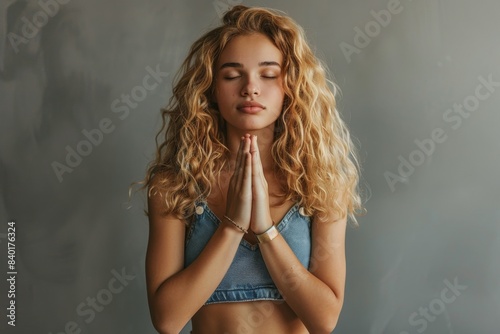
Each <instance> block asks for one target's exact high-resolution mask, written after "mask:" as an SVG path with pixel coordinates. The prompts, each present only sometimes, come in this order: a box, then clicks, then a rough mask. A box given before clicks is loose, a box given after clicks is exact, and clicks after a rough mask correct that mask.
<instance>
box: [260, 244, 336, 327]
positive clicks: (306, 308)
mask: <svg viewBox="0 0 500 334" xmlns="http://www.w3.org/2000/svg"><path fill="white" fill-rule="evenodd" d="M260 250H261V253H262V256H263V258H264V261H265V263H266V266H267V269H268V271H269V273H270V275H271V277H272V279H273V281H274V283H275V284H276V286H277V288H278V289H279V291H280V293H281V295H282V296H283V298H284V299H285V301H286V302H287V304H288V305H289V306H290V307H291V308H292V310H294V312H295V313H296V314H297V316H298V317H299V318H300V319H301V320H302V322H303V323H304V325H305V326H306V327H307V329H308V330H309V331H310V332H311V333H330V331H331V330H332V329H333V327H335V324H336V322H337V319H338V316H339V314H340V310H341V307H342V302H341V301H340V300H339V299H338V298H337V296H336V295H335V293H334V292H333V291H332V290H331V289H330V287H329V286H328V285H327V284H325V283H324V282H322V281H321V280H320V279H319V278H317V277H316V276H314V275H313V274H311V273H310V272H309V271H308V270H307V269H306V268H304V266H303V265H302V263H300V261H299V260H298V259H297V257H296V256H295V254H294V253H293V251H292V250H291V248H290V247H289V245H288V244H287V242H286V240H285V239H284V238H283V237H282V236H281V235H278V236H277V237H276V238H275V239H273V240H272V241H270V242H267V243H263V244H261V245H260Z"/></svg>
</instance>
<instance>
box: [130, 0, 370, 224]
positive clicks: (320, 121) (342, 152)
mask: <svg viewBox="0 0 500 334" xmlns="http://www.w3.org/2000/svg"><path fill="white" fill-rule="evenodd" d="M254 33H260V34H264V35H266V36H267V37H268V38H269V39H270V40H271V41H272V42H273V43H274V45H275V46H276V47H277V48H278V49H279V50H280V51H281V52H282V54H283V60H284V61H283V65H282V66H283V73H284V78H283V80H284V83H283V86H284V91H285V99H284V105H283V111H282V113H281V115H280V117H279V118H278V120H277V121H276V126H275V134H274V142H273V145H272V148H271V154H272V157H273V160H274V172H275V174H276V175H277V176H278V177H279V179H282V180H286V187H285V189H284V200H283V201H286V200H293V201H294V202H296V201H299V203H300V204H301V205H302V206H303V207H304V210H305V214H307V215H318V216H319V218H320V219H323V218H325V217H326V215H327V214H332V213H333V214H334V215H335V216H336V217H340V218H342V217H345V216H346V215H347V216H349V218H351V219H350V220H351V221H352V222H353V223H354V226H358V223H357V220H356V217H355V215H357V214H358V210H360V209H363V208H362V203H361V197H360V194H359V192H358V182H359V164H358V159H357V154H356V151H355V147H354V145H353V143H352V141H351V138H350V134H349V131H348V129H347V127H346V125H345V123H344V122H343V120H342V119H341V118H340V115H339V113H338V111H337V109H336V101H335V94H336V92H337V89H336V86H335V85H334V84H332V87H333V88H332V89H330V87H329V83H332V82H331V81H329V80H327V78H326V70H325V69H326V66H324V65H322V63H321V62H320V61H319V60H318V59H317V58H316V57H315V56H314V54H313V52H312V51H311V49H310V47H309V46H308V44H307V42H306V39H305V36H304V32H303V30H302V28H301V27H300V26H299V25H297V24H296V23H295V22H294V21H293V20H292V19H291V18H289V17H288V16H286V15H282V14H281V13H279V12H277V11H274V10H270V9H265V8H249V7H246V6H242V5H239V6H235V7H233V8H232V9H231V10H229V11H228V12H227V13H226V14H225V15H224V17H223V24H222V25H221V26H219V27H217V28H215V29H213V30H211V31H209V32H207V33H205V34H204V35H203V36H202V37H201V38H199V39H198V40H197V41H196V42H194V44H193V45H192V47H191V49H190V51H189V54H188V56H187V58H186V59H185V61H184V62H183V64H182V67H181V69H180V71H179V72H178V73H177V75H176V77H175V85H174V88H173V95H172V97H171V99H170V102H169V104H168V106H167V107H165V108H163V109H162V110H161V114H162V120H163V122H162V126H161V130H160V131H159V132H158V134H157V136H156V138H155V141H156V157H155V158H154V160H153V161H151V162H150V164H149V166H148V168H147V173H146V176H145V178H144V179H143V180H142V181H141V182H138V183H142V184H143V186H142V187H141V189H144V188H146V187H147V188H148V189H149V191H148V196H151V194H152V192H153V191H159V193H160V194H161V195H162V196H163V199H164V202H165V214H173V215H175V216H176V217H178V218H179V219H183V220H184V219H186V221H187V220H188V218H189V217H191V216H192V215H193V213H194V209H195V207H194V203H195V201H196V200H199V199H202V198H206V197H207V196H208V194H210V192H211V190H212V189H211V188H212V186H211V185H212V184H215V181H216V179H215V178H216V175H220V172H221V170H222V169H223V168H224V167H225V165H226V163H227V161H228V158H229V149H228V147H227V145H226V138H225V121H224V119H223V118H222V117H221V115H220V113H219V111H218V110H217V105H216V104H214V103H213V100H214V99H213V96H214V88H215V64H216V62H217V60H218V58H219V56H220V54H221V52H222V51H223V50H224V47H225V46H226V45H227V44H228V42H229V41H230V40H231V39H232V38H234V37H236V36H238V35H248V34H254ZM167 121H168V122H167ZM167 124H168V125H167ZM160 139H161V140H160ZM155 189H156V190H155ZM332 211H333V212H332ZM146 214H147V215H148V212H147V211H146Z"/></svg>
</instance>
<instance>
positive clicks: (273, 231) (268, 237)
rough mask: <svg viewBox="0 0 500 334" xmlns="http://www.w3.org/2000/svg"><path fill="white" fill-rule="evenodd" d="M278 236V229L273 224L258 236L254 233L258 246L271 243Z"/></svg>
mask: <svg viewBox="0 0 500 334" xmlns="http://www.w3.org/2000/svg"><path fill="white" fill-rule="evenodd" d="M279 234H280V232H279V231H278V228H277V227H276V225H275V224H274V222H273V224H272V225H271V226H270V227H269V228H268V229H267V230H265V231H264V232H262V233H258V234H257V233H256V234H255V236H256V237H257V241H258V242H259V244H264V243H267V242H270V241H272V240H273V239H274V238H276V237H277V236H278V235H279Z"/></svg>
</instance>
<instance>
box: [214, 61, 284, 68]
mask: <svg viewBox="0 0 500 334" xmlns="http://www.w3.org/2000/svg"><path fill="white" fill-rule="evenodd" d="M259 66H278V67H279V68H281V65H280V64H279V63H278V62H276V61H261V62H260V63H259ZM226 67H237V68H242V67H243V64H241V63H224V64H222V65H221V67H220V68H219V69H223V68H226Z"/></svg>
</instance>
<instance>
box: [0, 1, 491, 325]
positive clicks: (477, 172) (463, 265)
mask: <svg viewBox="0 0 500 334" xmlns="http://www.w3.org/2000/svg"><path fill="white" fill-rule="evenodd" d="M64 2H65V3H64V4H63V1H62V0H60V1H59V5H58V8H56V7H55V6H51V7H47V6H45V7H44V6H43V5H42V4H43V3H44V2H43V1H42V2H38V1H21V0H17V1H16V0H1V3H0V66H1V67H0V73H1V76H0V89H1V93H0V96H1V101H0V106H1V113H0V115H1V121H0V132H1V134H2V140H1V141H0V150H1V154H0V159H1V169H0V172H1V178H0V182H1V193H0V196H1V200H0V212H1V225H0V250H1V251H0V254H1V258H2V260H1V263H2V268H4V269H2V270H4V271H5V273H6V272H7V271H8V270H7V264H6V262H7V222H8V221H9V220H15V222H16V243H15V244H16V266H17V268H16V269H17V272H18V275H17V281H16V305H17V309H16V311H17V313H16V316H17V317H16V327H15V328H13V327H11V326H8V325H7V318H6V314H7V311H6V307H7V302H8V298H6V297H7V291H8V286H7V284H6V280H5V279H2V280H1V282H2V283H0V289H1V290H0V291H1V292H0V294H1V296H2V297H1V298H0V300H1V305H0V306H1V309H2V312H1V313H2V316H1V319H2V320H1V325H0V330H1V332H2V333H5V332H7V333H53V334H55V333H73V332H74V333H153V332H154V329H153V327H152V326H151V324H150V319H149V311H148V308H147V301H146V287H145V279H144V256H145V249H146V243H147V231H148V225H147V219H146V217H145V216H144V215H143V213H142V209H143V208H144V207H145V199H144V197H142V198H141V197H140V196H135V197H134V199H133V201H132V203H127V200H128V197H127V196H128V194H127V187H128V185H129V183H130V182H132V181H134V180H139V179H140V178H141V177H142V176H143V173H144V170H145V166H146V164H147V162H148V161H149V160H150V159H151V157H152V154H153V152H154V151H153V150H154V135H155V134H156V132H157V131H158V129H159V126H160V123H159V122H160V115H159V109H160V108H161V107H162V106H164V105H165V104H166V102H167V100H168V98H169V97H170V95H171V88H172V86H171V81H172V78H173V75H174V73H175V72H176V71H177V69H178V68H179V66H180V64H181V62H182V60H183V58H184V57H185V55H186V53H187V49H188V47H189V46H190V45H191V43H192V42H194V40H195V39H196V38H198V37H199V36H200V35H201V34H202V33H203V32H205V31H206V30H207V29H209V28H211V27H214V26H215V25H216V24H218V22H219V13H218V11H219V10H224V7H227V6H228V4H236V3H241V2H242V1H235V0H231V1H229V0H217V1H215V2H213V1H211V0H210V1H201V0H198V1H181V0H168V1H159V0H146V1H132V0H125V1H118V0H108V1H97V0H87V1H83V0H71V1H68V0H66V1H64ZM47 3H50V1H47ZM51 3H54V1H52V2H51ZM243 3H244V4H246V5H249V6H256V5H262V6H267V7H272V8H277V9H280V10H283V11H285V12H286V13H288V14H289V15H291V16H292V17H293V18H294V19H295V20H296V21H297V22H298V23H299V24H300V25H302V26H303V28H304V29H305V31H306V33H307V36H308V38H309V41H310V44H311V45H312V47H313V48H314V49H315V50H316V53H317V55H318V57H319V58H321V59H322V60H323V61H324V62H325V64H327V66H328V67H329V68H330V70H331V71H332V73H333V79H334V80H335V81H336V82H337V83H338V84H339V86H340V88H341V89H342V96H341V97H340V99H339V107H340V110H341V112H342V114H343V117H344V119H345V120H346V121H347V122H348V124H349V126H350V128H351V131H352V135H353V136H354V137H355V140H356V142H357V143H358V146H359V147H360V153H361V160H362V165H363V183H362V186H363V189H364V192H365V195H366V196H365V198H366V207H367V210H368V213H367V215H365V216H363V217H360V218H359V222H360V225H361V227H360V228H359V229H357V230H354V229H349V230H348V232H347V250H346V251H347V283H346V300H345V304H344V308H343V310H342V314H341V318H340V321H339V324H338V326H337V329H336V330H335V333H370V334H379V333H388V334H413V333H427V334H430V333H439V334H442V333H457V334H458V333H460V334H470V333H492V334H493V333H498V332H499V328H500V320H499V316H500V284H499V283H500V279H499V278H498V277H499V275H500V263H499V260H498V254H499V252H500V240H499V232H500V224H499V223H500V206H499V204H500V203H499V199H500V178H499V177H498V170H499V166H500V153H499V152H500V150H499V149H500V134H499V131H498V129H499V121H500V114H499V106H500V83H499V82H500V62H499V61H498V59H500V58H499V56H500V43H499V40H498V36H499V32H500V31H499V30H500V25H499V23H498V13H499V12H500V3H499V2H498V1H493V0H480V1H476V2H472V1H466V0H439V1H437V0H436V1H431V0H427V1H424V0H422V1H412V0H401V1H400V3H399V6H396V5H397V2H396V1H395V0H372V1H326V0H315V1H298V0H293V1H279V0H274V1H250V0H244V1H243ZM388 7H390V9H392V10H393V13H392V14H391V17H390V20H388V19H387V17H386V21H385V22H382V23H383V24H380V23H377V21H376V18H375V17H376V16H377V15H374V14H373V12H372V11H375V13H378V12H379V11H381V10H386V9H387V8H388ZM44 13H48V14H44ZM44 18H46V20H44ZM379 20H380V19H379ZM30 24H33V26H30ZM35 24H36V25H38V26H39V27H38V28H37V26H36V25H35ZM357 29H360V30H362V31H365V29H368V33H369V35H368V38H369V40H368V38H365V39H363V38H360V37H359V36H358V37H356V36H357V34H359V33H357V32H356V31H357ZM365 34H366V32H365ZM16 36H17V37H16ZM370 36H371V37H370ZM347 44H349V45H350V46H351V50H353V49H352V47H356V48H357V50H356V51H355V52H354V53H352V54H351V55H350V56H346V54H345V52H343V51H342V48H346V47H348V46H347ZM148 68H149V70H156V69H158V70H159V71H161V72H163V73H162V74H160V75H159V76H158V77H157V79H158V80H157V85H156V87H154V88H152V89H151V90H146V89H144V87H143V79H144V77H145V76H146V75H148V73H149V72H148V71H149V70H148ZM485 80H486V81H488V80H489V81H491V82H493V83H492V84H489V86H485V84H484V81H485ZM150 82H151V84H152V83H154V80H152V81H150ZM131 93H132V94H133V95H132V96H133V97H132V98H131V99H132V100H131V102H130V106H127V105H126V104H125V103H124V102H122V101H121V99H122V94H129V95H130V94H131ZM141 93H144V94H143V95H141ZM117 99H118V100H117ZM116 100H117V102H116ZM460 105H463V106H464V107H463V110H464V111H463V112H462V114H460V113H459V112H458V111H457V110H458V108H460ZM118 108H120V109H118ZM454 108H455V109H454ZM468 110H470V111H468ZM99 126H102V127H103V128H104V129H105V130H107V133H103V134H102V138H100V137H99V135H95V137H94V143H95V144H91V145H90V146H89V145H87V146H85V144H84V143H82V142H83V141H84V140H86V137H85V134H84V132H83V131H84V130H86V131H90V132H91V133H95V131H94V132H92V130H93V129H97V128H99ZM440 129H441V130H440ZM433 133H434V135H433ZM433 136H434V137H433ZM432 138H434V140H435V141H434V144H433V145H431V144H429V143H430V141H431V140H432ZM417 142H421V143H422V142H423V143H427V144H426V145H427V146H426V149H425V150H427V153H426V152H423V150H424V149H422V148H420V146H419V145H417ZM431 146H433V147H434V148H433V149H432V147H431ZM68 147H69V150H71V149H74V150H76V149H79V150H80V151H82V152H84V154H87V155H86V156H83V157H82V158H81V161H78V160H76V158H73V160H72V161H71V164H72V165H71V166H72V167H68V170H67V171H66V172H64V173H62V175H60V177H59V178H58V176H57V175H56V173H55V172H54V167H53V164H54V162H58V163H61V164H64V165H67V163H66V162H65V159H66V156H67V154H68ZM403 160H405V161H408V162H406V163H403V162H402V161H403ZM404 164H406V167H402V165H404ZM398 168H399V171H398ZM70 169H71V172H70V171H69V170H70ZM388 173H393V174H391V175H392V178H393V180H396V181H394V183H393V184H392V186H391V184H390V182H388V180H387V175H388ZM5 276H6V274H4V277H5ZM117 277H119V279H118V280H117V279H116V278H117ZM110 283H111V285H110ZM450 285H455V286H457V285H458V288H455V290H452V289H450V288H449V286H450ZM93 303H95V304H93ZM92 305H94V306H92ZM425 312H427V313H425ZM186 332H188V331H186Z"/></svg>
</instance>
